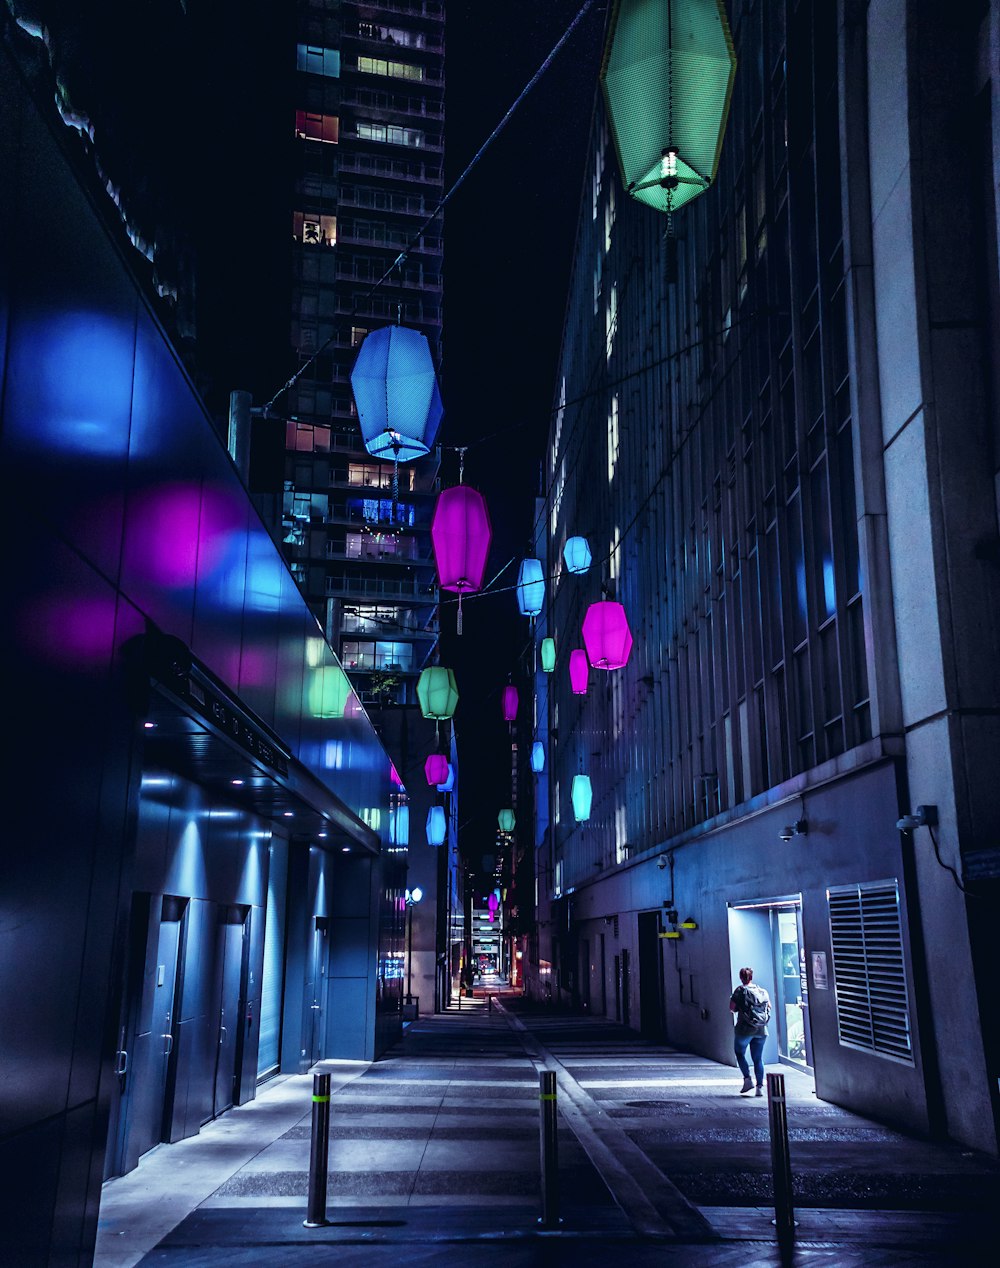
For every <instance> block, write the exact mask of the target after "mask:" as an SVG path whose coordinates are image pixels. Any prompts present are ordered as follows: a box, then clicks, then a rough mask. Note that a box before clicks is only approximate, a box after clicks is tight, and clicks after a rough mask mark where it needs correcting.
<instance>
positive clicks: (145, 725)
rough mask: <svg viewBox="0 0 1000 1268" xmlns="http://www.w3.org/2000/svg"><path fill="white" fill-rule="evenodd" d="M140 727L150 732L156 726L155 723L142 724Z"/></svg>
mask: <svg viewBox="0 0 1000 1268" xmlns="http://www.w3.org/2000/svg"><path fill="white" fill-rule="evenodd" d="M142 725H143V726H144V727H145V728H146V730H147V731H152V729H153V727H155V726H156V723H155V722H144V723H143V724H142Z"/></svg>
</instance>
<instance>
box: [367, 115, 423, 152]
mask: <svg viewBox="0 0 1000 1268" xmlns="http://www.w3.org/2000/svg"><path fill="white" fill-rule="evenodd" d="M358 140H359V141H380V142H384V143H385V144H387V145H408V146H410V147H411V148H414V149H416V148H419V147H420V146H422V145H423V143H424V134H423V133H422V132H421V131H420V129H419V128H397V127H395V126H393V125H391V124H386V123H366V122H365V121H364V120H359V121H358Z"/></svg>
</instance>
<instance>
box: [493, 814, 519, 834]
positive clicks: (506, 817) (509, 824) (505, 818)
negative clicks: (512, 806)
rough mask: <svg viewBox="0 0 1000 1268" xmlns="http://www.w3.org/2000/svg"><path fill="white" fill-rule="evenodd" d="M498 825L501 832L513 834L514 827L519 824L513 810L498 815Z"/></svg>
mask: <svg viewBox="0 0 1000 1268" xmlns="http://www.w3.org/2000/svg"><path fill="white" fill-rule="evenodd" d="M497 823H498V824H499V825H500V831H501V832H513V831H514V825H515V823H517V820H516V819H515V818H514V812H513V810H501V811H500V813H499V814H498V815H497Z"/></svg>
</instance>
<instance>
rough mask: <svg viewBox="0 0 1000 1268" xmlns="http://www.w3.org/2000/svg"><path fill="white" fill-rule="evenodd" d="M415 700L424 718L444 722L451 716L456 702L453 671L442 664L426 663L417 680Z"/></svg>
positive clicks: (456, 692) (456, 694)
mask: <svg viewBox="0 0 1000 1268" xmlns="http://www.w3.org/2000/svg"><path fill="white" fill-rule="evenodd" d="M417 700H418V702H419V704H420V712H421V713H422V714H423V715H424V717H425V718H433V719H434V721H435V722H446V721H447V720H448V719H449V718H450V717H453V716H454V713H455V707H456V705H457V704H458V684H457V683H456V682H455V671H454V670H453V669H445V667H444V665H428V667H427V668H426V669H425V670H423V671H422V672H421V674H420V677H419V679H418V680H417Z"/></svg>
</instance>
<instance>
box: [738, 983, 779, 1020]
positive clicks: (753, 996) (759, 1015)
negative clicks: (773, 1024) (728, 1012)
mask: <svg viewBox="0 0 1000 1268" xmlns="http://www.w3.org/2000/svg"><path fill="white" fill-rule="evenodd" d="M742 990H743V1003H742V1005H741V1006H740V1010H739V1013H738V1014H737V1016H738V1017H739V1020H740V1021H741V1022H742V1023H743V1024H744V1026H752V1027H753V1028H754V1029H755V1030H758V1029H761V1028H763V1027H764V1026H766V1025H767V1023H768V1022H769V1021H770V1020H771V1001H770V1000H769V999H768V998H767V995H766V993H765V992H764V991H761V990H760V988H759V987H757V986H753V985H750V986H744V987H742Z"/></svg>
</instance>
